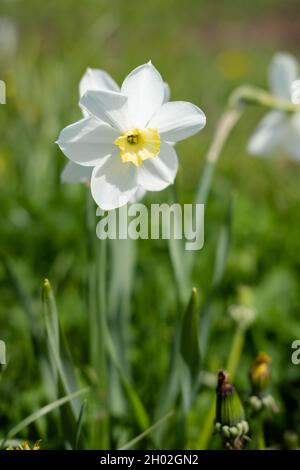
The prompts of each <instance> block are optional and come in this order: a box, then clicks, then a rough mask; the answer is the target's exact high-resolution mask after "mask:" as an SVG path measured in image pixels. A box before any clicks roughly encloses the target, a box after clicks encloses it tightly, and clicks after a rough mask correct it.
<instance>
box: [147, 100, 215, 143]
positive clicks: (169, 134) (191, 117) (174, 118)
mask: <svg viewBox="0 0 300 470" xmlns="http://www.w3.org/2000/svg"><path fill="white" fill-rule="evenodd" d="M205 124H206V116H205V114H204V113H203V111H202V110H201V109H200V108H198V107H197V106H195V105H194V104H192V103H188V102H185V101H169V102H168V103H164V104H163V105H162V106H161V108H160V109H159V110H158V112H157V113H156V114H155V115H154V117H153V118H152V119H151V121H150V123H149V127H153V128H157V129H158V131H159V133H160V135H161V137H162V138H163V139H164V140H165V141H168V142H178V141H180V140H184V139H186V138H187V137H190V136H192V135H194V134H196V133H197V132H199V131H200V130H201V129H203V127H204V126H205Z"/></svg>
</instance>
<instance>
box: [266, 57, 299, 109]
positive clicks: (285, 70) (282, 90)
mask: <svg viewBox="0 0 300 470" xmlns="http://www.w3.org/2000/svg"><path fill="white" fill-rule="evenodd" d="M296 78H298V65H297V62H296V60H295V59H294V57H293V56H292V55H290V54H285V53H278V54H275V55H274V57H273V60H272V62H271V65H270V69H269V82H270V88H271V91H272V93H273V94H274V95H275V96H278V97H280V98H282V99H285V100H289V101H290V100H291V85H292V82H293V81H294V80H296Z"/></svg>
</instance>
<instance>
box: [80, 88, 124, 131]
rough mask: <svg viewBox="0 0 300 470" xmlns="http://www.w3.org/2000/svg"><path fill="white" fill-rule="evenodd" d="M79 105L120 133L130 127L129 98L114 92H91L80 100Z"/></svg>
mask: <svg viewBox="0 0 300 470" xmlns="http://www.w3.org/2000/svg"><path fill="white" fill-rule="evenodd" d="M79 105H80V106H81V107H82V108H83V109H84V110H86V111H87V112H88V113H89V114H91V115H92V116H95V117H96V118H98V119H100V120H101V121H104V122H106V123H107V124H109V125H110V126H112V127H114V128H115V129H117V130H118V131H119V132H124V131H126V130H127V129H128V128H129V127H128V113H127V96H125V95H123V94H122V93H117V92H114V91H103V90H98V91H95V90H91V91H87V92H86V93H85V94H84V95H83V96H82V97H81V99H80V102H79Z"/></svg>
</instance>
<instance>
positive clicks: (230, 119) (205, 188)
mask: <svg viewBox="0 0 300 470" xmlns="http://www.w3.org/2000/svg"><path fill="white" fill-rule="evenodd" d="M241 115H242V110H241V109H235V108H229V109H227V110H226V111H225V112H224V114H223V115H222V116H221V119H220V121H219V123H218V125H217V129H216V132H215V135H214V137H213V140H212V143H211V146H210V147H209V149H208V152H207V154H206V158H205V166H204V170H203V173H202V176H201V179H200V182H199V185H198V191H197V196H196V203H197V204H205V203H206V201H207V198H208V195H209V192H210V188H211V183H212V178H213V175H214V171H215V167H216V164H217V162H218V160H219V157H220V155H221V152H222V150H223V147H224V145H225V143H226V141H227V139H228V137H229V135H230V133H231V131H232V129H233V128H234V126H235V125H236V124H237V122H238V120H239V119H240V117H241Z"/></svg>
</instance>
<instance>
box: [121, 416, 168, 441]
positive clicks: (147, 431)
mask: <svg viewBox="0 0 300 470" xmlns="http://www.w3.org/2000/svg"><path fill="white" fill-rule="evenodd" d="M173 414H174V411H169V413H167V414H166V415H165V416H163V417H162V418H161V419H159V420H158V421H156V423H154V424H152V426H150V427H149V428H148V429H146V430H145V431H144V432H142V433H141V434H139V435H138V436H136V437H135V438H134V439H132V440H131V441H129V442H127V443H126V444H124V445H123V446H122V447H120V449H118V450H127V449H130V448H131V447H133V446H135V445H136V444H137V443H138V442H140V441H141V440H142V439H144V438H145V437H147V436H149V434H151V433H153V431H155V430H156V429H158V428H159V427H160V426H161V425H162V424H164V423H165V422H166V421H167V420H168V419H170V418H171V416H173Z"/></svg>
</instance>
